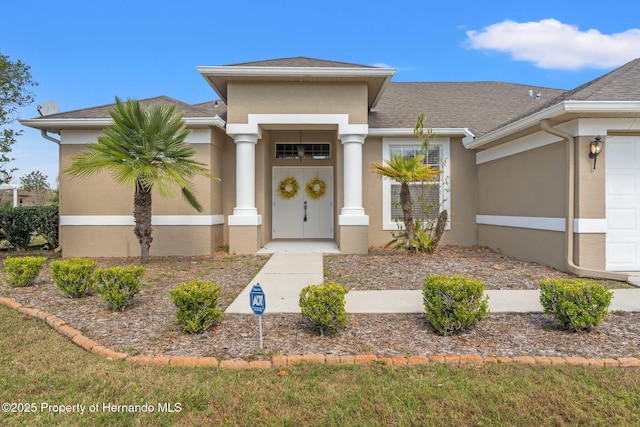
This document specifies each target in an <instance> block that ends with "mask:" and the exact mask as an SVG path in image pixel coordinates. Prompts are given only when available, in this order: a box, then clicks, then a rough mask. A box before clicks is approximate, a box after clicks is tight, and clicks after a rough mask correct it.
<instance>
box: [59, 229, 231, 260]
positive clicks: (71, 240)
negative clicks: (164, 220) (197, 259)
mask: <svg viewBox="0 0 640 427" xmlns="http://www.w3.org/2000/svg"><path fill="white" fill-rule="evenodd" d="M221 231H222V225H216V226H213V227H210V226H184V225H183V226H162V227H153V242H152V243H151V249H150V255H151V256H169V255H183V256H190V255H208V254H210V253H211V252H212V251H213V250H215V249H216V248H217V247H218V246H219V245H217V244H216V243H217V242H216V241H215V240H213V239H217V238H218V237H219V236H220V235H221ZM60 246H61V247H62V256H63V257H65V258H69V257H139V256H140V243H139V242H138V239H137V238H136V236H135V235H134V233H133V226H62V227H60Z"/></svg>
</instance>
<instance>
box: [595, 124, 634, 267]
mask: <svg viewBox="0 0 640 427" xmlns="http://www.w3.org/2000/svg"><path fill="white" fill-rule="evenodd" d="M604 149H605V150H606V167H607V172H606V204H607V205H606V211H607V254H606V268H607V270H612V271H637V270H640V137H638V136H610V137H607V139H606V143H605V148H604Z"/></svg>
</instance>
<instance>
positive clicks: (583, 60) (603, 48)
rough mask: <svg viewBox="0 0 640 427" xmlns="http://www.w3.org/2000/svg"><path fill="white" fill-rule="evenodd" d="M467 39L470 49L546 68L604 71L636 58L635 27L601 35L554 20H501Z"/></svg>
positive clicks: (639, 51) (638, 33)
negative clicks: (596, 69)
mask: <svg viewBox="0 0 640 427" xmlns="http://www.w3.org/2000/svg"><path fill="white" fill-rule="evenodd" d="M467 37H468V40H467V43H468V45H469V47H471V48H472V49H478V50H497V51H499V52H505V53H509V54H511V56H512V57H513V59H515V60H517V61H529V62H533V63H534V64H535V65H536V66H538V67H540V68H547V69H563V70H578V69H581V68H601V69H605V68H611V67H616V66H620V65H622V64H624V63H626V62H629V61H630V60H632V59H635V58H637V57H640V29H638V28H633V29H630V30H627V31H624V32H622V33H616V34H602V33H601V32H600V31H598V30H595V29H590V30H588V31H580V30H579V29H578V27H576V26H573V25H568V24H563V23H562V22H560V21H558V20H556V19H543V20H541V21H539V22H522V23H520V22H514V21H504V22H500V23H498V24H493V25H489V26H488V27H485V28H484V29H483V30H482V31H467Z"/></svg>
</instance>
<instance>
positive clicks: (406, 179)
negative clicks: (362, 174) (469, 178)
mask: <svg viewBox="0 0 640 427" xmlns="http://www.w3.org/2000/svg"><path fill="white" fill-rule="evenodd" d="M423 161H424V156H423V155H418V156H414V157H405V156H402V155H400V154H394V155H393V158H392V159H391V160H385V163H386V164H385V165H383V164H380V163H375V162H374V163H372V164H371V166H372V168H373V172H374V173H375V174H376V175H377V176H378V178H385V177H386V178H390V179H392V180H394V181H396V182H398V183H400V205H401V207H402V216H403V222H404V226H405V231H406V233H407V240H408V242H409V250H410V251H411V252H413V251H414V250H413V242H414V240H415V223H414V221H413V206H412V201H411V192H410V189H409V183H411V182H422V181H429V180H431V179H433V178H434V177H435V176H436V175H438V174H439V173H440V171H439V170H437V169H435V168H432V167H431V166H429V165H425V164H424V163H423Z"/></svg>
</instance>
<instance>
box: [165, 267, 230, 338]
mask: <svg viewBox="0 0 640 427" xmlns="http://www.w3.org/2000/svg"><path fill="white" fill-rule="evenodd" d="M169 294H170V295H171V298H173V303H174V304H175V305H176V307H177V308H178V311H177V312H176V317H177V318H178V323H180V325H181V326H182V329H183V330H184V331H185V332H188V333H190V334H199V333H202V332H204V331H206V330H207V329H209V328H210V327H211V326H213V325H214V324H215V323H217V322H218V321H219V320H220V319H221V318H222V312H221V311H218V310H217V307H218V298H220V285H219V284H218V283H213V282H210V281H207V280H200V279H195V280H190V281H188V282H185V283H181V284H180V285H178V286H177V287H176V288H175V289H172V290H171V291H170V292H169Z"/></svg>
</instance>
